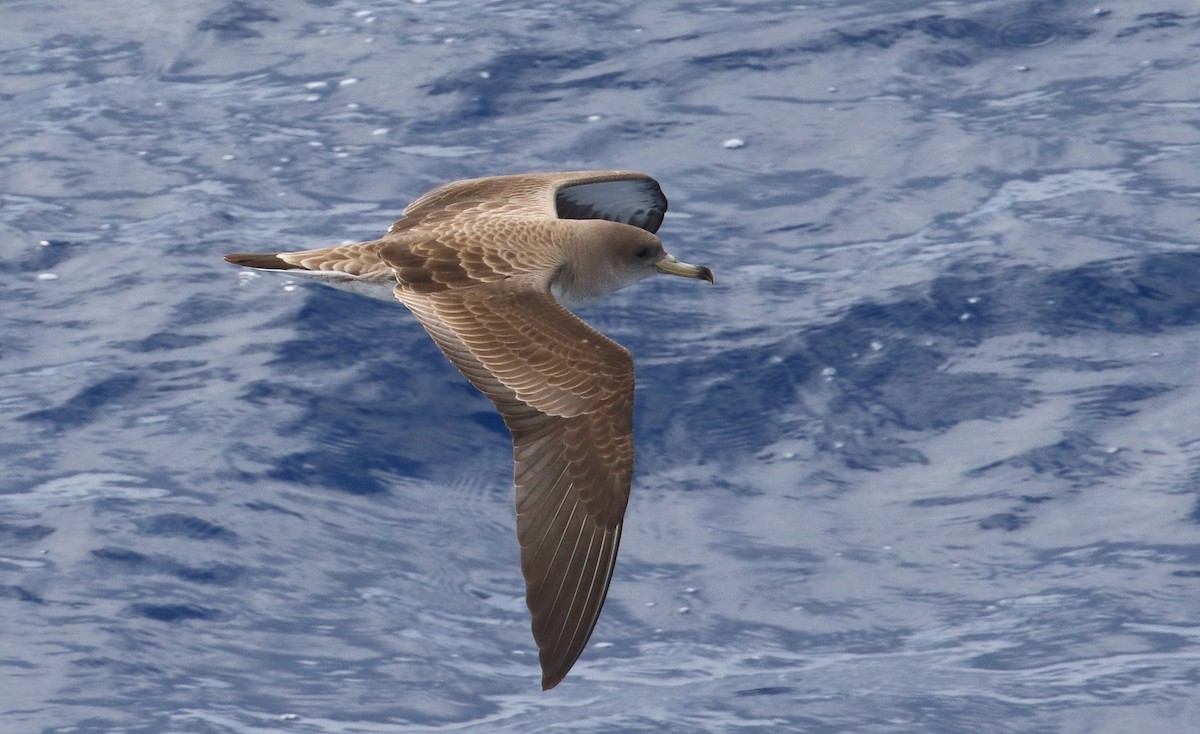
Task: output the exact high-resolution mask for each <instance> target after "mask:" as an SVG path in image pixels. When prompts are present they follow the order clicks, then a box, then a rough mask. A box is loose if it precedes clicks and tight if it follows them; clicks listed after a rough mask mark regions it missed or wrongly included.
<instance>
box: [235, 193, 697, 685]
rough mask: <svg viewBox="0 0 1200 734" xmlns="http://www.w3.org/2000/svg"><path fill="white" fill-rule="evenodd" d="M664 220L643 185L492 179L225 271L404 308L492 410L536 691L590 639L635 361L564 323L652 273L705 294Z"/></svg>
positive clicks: (605, 578)
mask: <svg viewBox="0 0 1200 734" xmlns="http://www.w3.org/2000/svg"><path fill="white" fill-rule="evenodd" d="M666 211H667V199H666V197H665V196H664V195H663V193H662V189H661V188H660V187H659V185H658V182H657V181H655V180H654V179H653V178H651V177H650V176H647V175H645V174H642V173H635V172H629V171H577V172H570V173H534V174H519V175H510V176H493V177H488V178H477V179H469V180H465V181H455V182H453V183H449V184H446V185H444V186H440V187H438V188H435V189H433V190H432V191H429V192H428V193H426V194H424V195H423V196H421V197H420V198H418V199H417V200H416V201H414V202H413V203H411V204H409V206H408V207H407V208H406V209H405V210H404V214H403V218H402V219H400V220H398V221H397V222H396V223H395V224H393V225H392V226H391V228H390V229H389V230H388V231H387V234H385V235H384V236H383V237H381V238H379V239H377V240H372V241H370V242H360V243H357V244H349V245H340V246H337V247H328V248H323V249H316V250H304V251H299V252H277V253H259V254H233V255H226V256H225V259H226V260H227V261H229V262H231V263H234V264H236V265H244V266H247V267H251V268H258V269H260V270H278V271H285V272H286V273H287V274H288V275H292V276H302V277H306V278H311V279H313V280H316V281H319V282H321V283H325V284H327V285H330V286H334V287H336V288H341V289H344V290H350V291H354V292H358V293H363V294H365V295H370V296H374V297H377V298H383V299H386V300H392V299H393V298H394V299H396V300H399V301H400V302H401V303H403V304H404V305H405V306H407V307H408V309H409V310H410V311H412V312H413V314H414V315H415V316H416V317H417V319H418V320H419V321H420V322H421V325H422V326H424V327H425V330H426V331H427V332H429V335H430V336H431V337H433V340H434V342H436V343H437V345H438V347H439V348H440V349H441V350H442V352H443V353H444V354H445V355H446V357H447V358H448V359H449V360H450V362H451V363H453V364H454V366H455V367H457V368H458V370H459V371H460V372H462V374H463V375H464V376H465V377H466V378H467V379H468V380H470V381H471V383H472V384H473V385H474V386H475V387H476V388H478V389H479V390H480V391H481V392H482V393H483V394H484V395H486V396H487V397H488V398H489V399H490V400H491V401H492V403H494V404H495V406H496V409H497V410H498V411H499V412H500V415H501V416H502V417H503V419H504V423H505V424H506V425H507V426H508V430H509V432H510V433H511V434H512V442H513V458H514V464H515V466H514V471H513V482H514V484H515V485H516V509H517V539H518V541H519V542H520V545H521V571H522V573H523V574H524V576H525V592H526V602H527V603H528V605H529V611H530V613H531V614H532V616H533V636H534V640H535V641H536V642H537V645H538V650H539V657H540V661H541V667H542V689H543V690H547V689H550V688H553V687H554V686H556V685H557V684H558V683H559V682H560V681H561V680H562V679H563V677H564V676H566V674H567V671H569V670H570V669H571V666H572V665H574V663H575V661H576V659H577V658H578V657H579V655H580V653H582V652H583V649H584V646H586V645H587V641H588V639H589V638H590V637H591V635H592V630H593V629H594V628H595V626H596V620H597V619H598V618H599V616H600V609H601V607H602V606H603V605H604V598H605V595H606V594H607V593H608V585H609V582H610V581H611V580H612V574H613V567H614V565H615V564H616V560H617V545H618V543H619V542H620V539H621V526H622V523H623V520H624V516H625V506H626V504H627V503H628V500H629V486H630V480H631V478H632V475H633V360H632V358H631V357H630V355H629V351H628V350H626V349H625V348H624V347H622V346H621V345H620V344H618V343H616V342H615V341H613V340H611V339H609V338H608V337H606V336H604V335H603V334H601V333H600V332H599V331H596V330H595V329H593V328H592V327H591V326H589V325H588V324H586V323H585V322H584V321H583V320H581V319H580V318H578V317H577V316H575V315H574V314H573V313H571V312H570V311H569V310H568V308H571V307H574V306H578V305H580V304H583V303H587V302H589V301H591V300H594V299H596V298H598V297H600V296H602V295H604V294H605V293H609V292H611V291H615V290H619V289H621V288H624V287H626V286H628V285H632V284H633V283H636V282H637V281H639V280H642V279H644V278H648V277H650V276H652V275H655V274H659V273H665V274H667V275H678V276H682V277H685V278H695V279H700V280H706V281H708V282H709V283H712V282H713V274H712V271H711V270H709V269H708V268H706V267H700V266H696V265H689V264H687V263H683V262H680V261H678V260H676V259H675V258H674V257H673V256H671V255H669V254H667V253H666V251H665V250H664V249H663V246H662V242H661V241H660V240H659V239H658V237H657V236H655V234H654V233H655V232H657V231H658V228H659V225H661V224H662V221H663V215H664V214H665V213H666Z"/></svg>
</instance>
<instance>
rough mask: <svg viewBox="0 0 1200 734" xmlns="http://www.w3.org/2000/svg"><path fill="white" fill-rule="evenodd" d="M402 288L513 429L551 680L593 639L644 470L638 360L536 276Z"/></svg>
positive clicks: (535, 611)
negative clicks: (638, 428) (636, 417)
mask: <svg viewBox="0 0 1200 734" xmlns="http://www.w3.org/2000/svg"><path fill="white" fill-rule="evenodd" d="M514 280H515V281H517V282H516V283H513V282H512V281H514ZM396 296H397V297H398V298H399V300H400V301H401V302H403V303H404V304H405V305H406V306H408V308H409V309H410V310H411V311H412V312H413V313H414V314H415V315H416V316H417V318H418V319H419V320H420V321H421V323H422V325H424V326H425V329H426V331H428V332H429V334H430V336H431V337H433V339H434V341H435V342H436V343H437V344H438V346H439V347H440V348H441V350H442V352H443V353H445V354H446V356H447V358H449V359H450V361H451V362H452V363H453V364H454V365H455V366H456V367H457V368H458V369H459V371H460V372H462V373H463V375H464V376H466V377H467V379H469V380H470V381H471V382H472V384H474V385H475V386H476V387H477V388H479V390H480V391H481V392H483V393H484V394H485V395H487V397H488V398H490V399H491V400H492V402H493V403H494V404H495V405H496V408H497V409H498V410H499V411H500V414H501V416H502V417H503V418H504V421H505V423H506V425H507V426H508V428H509V431H510V432H511V433H512V438H513V458H514V469H513V481H514V484H515V486H516V508H517V538H518V540H519V542H520V545H521V571H522V573H523V574H524V576H525V585H526V601H527V603H528V605H529V610H530V613H531V614H532V617H533V620H532V628H533V634H534V639H535V640H536V641H537V643H538V648H539V652H540V655H539V657H540V661H541V665H542V686H543V688H551V687H553V686H555V685H557V684H558V682H559V681H561V680H562V678H563V677H564V676H565V675H566V674H567V672H568V671H569V670H570V669H571V666H572V665H573V664H574V663H575V660H576V659H577V658H578V657H579V655H580V654H581V653H582V652H583V650H584V647H585V646H586V645H587V642H588V639H589V638H590V637H591V634H592V631H593V630H594V629H595V626H596V621H597V620H598V619H599V616H600V610H601V609H602V608H603V606H604V599H605V596H606V594H607V590H608V586H609V583H610V582H611V579H612V573H613V568H614V567H615V565H616V559H617V550H618V543H619V540H620V535H621V524H622V521H623V517H624V513H625V506H626V504H627V503H628V499H629V486H630V479H631V477H632V473H633V439H632V416H633V362H632V360H631V359H630V358H629V353H628V352H627V351H626V350H625V349H624V348H623V347H621V346H620V345H619V344H616V343H615V342H612V341H611V340H609V339H608V338H607V337H605V336H603V335H602V334H600V333H599V332H597V331H595V330H594V329H592V328H591V327H590V326H588V325H587V324H585V323H584V322H583V321H581V320H580V319H578V318H577V317H576V316H574V315H573V314H571V313H570V312H569V311H567V310H566V309H565V308H562V307H561V306H559V305H558V303H557V302H556V301H554V299H553V297H552V296H550V295H549V293H546V292H544V291H539V287H538V286H536V285H535V284H533V283H531V282H530V281H521V280H520V279H510V281H508V282H503V283H494V284H489V285H481V286H479V287H476V288H468V289H463V290H455V291H446V292H442V293H437V294H417V293H413V292H411V291H409V290H407V289H405V287H404V286H403V285H399V286H397V288H396ZM563 360H565V361H566V362H568V363H569V364H572V365H574V367H573V369H571V370H566V371H564V370H563V369H560V367H561V364H562V361H563ZM581 373H582V374H583V375H584V377H582V378H581V377H580V374H581Z"/></svg>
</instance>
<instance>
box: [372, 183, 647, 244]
mask: <svg viewBox="0 0 1200 734" xmlns="http://www.w3.org/2000/svg"><path fill="white" fill-rule="evenodd" d="M666 210H667V199H666V197H665V196H663V193H662V189H661V188H660V187H659V185H658V182H657V181H655V180H654V179H653V178H651V177H650V176H647V175H646V174H644V173H638V172H636V171H568V172H563V173H523V174H517V175H513V176H491V177H488V178H473V179H467V180H465V181H455V182H453V183H448V184H445V185H443V186H439V187H438V188H436V189H433V190H432V191H429V192H427V193H426V194H424V195H422V196H420V197H418V198H417V199H416V200H415V201H413V203H411V204H409V205H408V206H407V207H406V208H405V209H404V218H403V219H400V220H398V221H397V222H396V223H395V224H393V225H392V227H391V229H390V230H388V234H394V233H399V232H404V231H408V230H413V229H421V230H423V229H425V228H427V227H433V226H436V225H437V224H438V223H441V222H446V221H451V220H463V219H467V220H477V219H478V218H479V217H489V216H499V217H519V218H525V219H531V218H532V219H542V220H553V219H608V220H611V221H614V222H623V223H625V224H632V225H634V226H637V227H641V228H642V229H646V230H649V231H650V232H655V231H657V230H658V227H659V225H660V224H662V219H663V214H664V213H665V212H666Z"/></svg>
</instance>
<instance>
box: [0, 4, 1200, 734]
mask: <svg viewBox="0 0 1200 734" xmlns="http://www.w3.org/2000/svg"><path fill="white" fill-rule="evenodd" d="M1198 29H1200V15H1198V14H1197V12H1196V9H1195V8H1194V7H1192V6H1191V5H1190V4H1187V3H1183V4H1180V3H1164V2H1154V1H1152V0H1130V1H1129V2H1121V3H1113V4H1111V5H1109V6H1097V5H1095V4H1094V3H1084V2H1072V1H1068V0H1062V1H1058V2H1055V1H1050V0H1047V1H1043V2H1011V1H1009V0H1004V1H1003V2H1001V1H1000V0H978V1H974V0H969V1H964V2H915V1H908V2H896V1H894V0H888V1H887V2H881V1H880V0H856V1H850V0H847V1H845V2H831V1H829V0H824V1H818V2H810V3H804V4H798V3H791V2H779V1H778V0H775V1H766V2H689V1H672V2H664V3H648V2H617V1H614V2H599V1H594V2H580V3H574V4H566V3H548V2H531V1H528V0H515V1H512V2H498V1H497V2H472V1H467V0H462V1H459V2H455V1H453V0H428V1H427V2H397V1H395V0H375V1H373V2H370V1H368V2H341V1H338V0H333V1H324V0H322V1H316V0H309V1H307V2H302V1H298V0H289V1H288V2H281V3H268V2H263V1H262V0H232V1H228V2H225V1H220V0H202V1H199V2H192V3H162V2H154V1H151V0H114V2H109V3H86V2H79V1H75V2H69V1H68V2H62V3H49V4H47V3H34V2H6V3H4V4H2V5H0V283H2V284H3V285H2V287H0V309H2V313H3V318H0V431H2V433H0V457H2V459H3V463H2V466H3V468H4V472H3V479H2V480H0V731H3V732H44V733H49V732H62V733H65V732H73V733H74V732H79V733H84V732H86V733H91V732H139V733H141V732H146V733H154V734H160V733H163V732H190V733H201V734H208V733H216V732H221V733H225V732H229V733H249V732H266V731H287V732H341V733H346V734H349V733H358V732H433V731H454V732H531V731H579V732H660V731H669V732H675V733H679V734H690V733H692V732H696V733H699V732H706V733H708V732H739V733H741V732H758V731H762V732H776V731H798V732H799V731H803V732H814V733H829V734H833V733H835V732H837V733H842V732H855V733H856V734H876V733H884V732H887V733H892V732H896V733H899V732H934V733H938V734H941V733H959V732H962V733H964V734H965V733H968V732H972V733H973V732H1013V733H1017V732H1019V733H1021V734H1031V733H1041V732H1047V733H1049V732H1065V733H1080V734H1082V733H1084V732H1087V733H1088V734H1118V733H1124V732H1184V731H1195V730H1197V726H1198V725H1197V722H1200V379H1198V377H1197V375H1198V372H1197V367H1196V365H1197V362H1198V359H1200V248H1198V247H1197V244H1196V235H1197V232H1198V230H1200V222H1198V219H1200V217H1198V214H1197V212H1198V211H1200V209H1198V208H1197V201H1198V198H1200V91H1198V90H1200V88H1198V87H1197V84H1196V81H1195V80H1196V78H1197V74H1198V70H1197V66H1198V64H1200V61H1198V57H1197V55H1196V53H1195V47H1196V41H1195V39H1196V38H1197V35H1196V33H1197V30H1198ZM580 168H634V169H639V170H644V171H646V172H648V173H651V174H652V175H654V176H656V177H657V178H658V179H659V180H660V181H661V182H662V185H663V188H664V190H665V191H666V193H667V195H668V197H669V198H670V200H671V210H670V212H669V213H668V216H667V219H666V221H665V223H664V225H663V228H662V230H661V231H660V234H661V235H662V237H663V239H664V241H665V243H666V245H667V248H668V249H669V250H670V251H672V252H674V253H675V254H677V255H678V256H679V257H680V258H681V259H684V260H687V261H689V262H696V263H701V264H705V265H709V266H710V267H712V268H713V270H714V271H715V272H716V277H717V284H716V286H715V287H711V288H710V287H708V286H706V285H705V284H701V283H684V282H679V281H676V280H674V279H671V280H670V282H667V279H661V281H662V282H658V281H652V282H645V283H642V284H639V285H638V286H636V287H633V288H630V289H628V290H626V291H622V292H621V293H618V294H616V295H614V296H612V297H610V298H608V299H607V300H605V301H603V302H601V303H599V304H596V305H594V306H591V307H589V308H588V309H586V311H584V312H583V315H584V316H585V317H586V318H587V319H588V320H589V321H590V322H591V323H593V324H594V325H596V326H597V327H598V328H600V329H601V330H603V331H605V332H606V333H608V334H609V335H611V336H613V337H614V338H616V339H617V340H619V341H620V342H622V343H623V344H625V345H627V346H628V347H629V348H630V350H631V351H632V352H633V354H634V357H635V360H636V363H637V366H638V391H637V412H636V420H635V429H636V436H637V446H638V463H637V473H636V476H635V481H634V491H633V496H632V499H631V503H630V508H629V513H628V516H627V521H626V526H625V532H624V536H623V543H622V549H621V557H620V561H619V563H618V565H617V571H616V576H615V578H614V581H613V584H612V588H611V590H610V593H609V598H608V603H607V605H606V607H605V610H604V614H603V616H602V618H601V620H600V623H599V626H598V627H597V629H596V632H595V634H594V636H593V638H592V643H591V645H590V647H589V648H588V650H587V651H586V652H585V653H584V655H583V657H582V658H581V659H580V661H579V663H578V664H577V665H576V666H575V668H574V670H573V671H572V673H571V674H570V675H569V676H568V678H567V679H566V680H565V681H564V682H563V683H562V684H561V685H560V686H559V687H558V688H556V689H554V690H553V691H550V692H548V693H542V692H540V691H539V690H538V688H539V686H538V676H539V674H538V669H537V659H536V650H535V648H534V646H533V643H532V639H531V635H530V633H529V618H528V613H527V611H526V609H525V604H524V600H523V597H522V594H523V584H522V581H521V578H520V573H519V567H518V563H517V545H516V540H515V537H514V530H513V516H512V515H513V508H512V505H513V498H512V490H511V486H510V479H511V473H510V472H511V468H510V462H511V453H510V448H509V445H508V441H507V437H506V435H505V433H504V428H503V425H502V424H501V423H500V421H499V420H498V418H497V417H496V416H495V415H494V413H493V411H492V409H491V406H490V404H488V403H487V401H486V400H485V399H484V398H483V397H481V396H480V395H478V394H477V393H475V392H474V391H473V389H472V388H470V386H469V385H467V383H466V382H465V380H463V379H462V378H461V377H460V376H459V375H458V374H457V373H456V372H454V370H453V369H452V368H451V367H450V366H449V365H448V364H447V363H446V362H445V360H444V359H443V358H442V357H441V355H440V354H439V353H438V351H437V349H436V348H435V347H434V346H433V344H432V343H431V342H430V341H429V339H428V338H427V337H426V336H425V335H424V333H423V332H422V331H421V329H420V327H419V326H418V325H417V323H416V322H415V320H414V319H413V318H411V316H410V315H409V314H407V313H406V312H405V311H404V309H403V308H402V307H400V306H399V305H398V304H397V305H392V304H387V303H382V302H375V301H369V300H366V299H361V298H356V297H354V296H352V295H349V294H345V293H340V292H337V291H333V290H329V289H322V288H320V287H319V286H314V285H310V284H301V283H292V282H291V281H289V280H288V279H287V278H286V277H282V276H280V277H267V276H257V275H255V274H252V273H247V272H239V271H238V270H236V269H235V268H233V267H231V266H228V265H226V264H225V263H224V262H222V261H221V255H222V254H224V253H226V252H232V251H254V250H274V249H301V248H305V247H313V246H323V245H328V244H333V243H337V242H341V241H347V240H360V239H370V238H374V237H376V236H378V235H380V234H381V233H382V232H383V231H385V230H386V228H387V227H388V225H389V224H390V223H391V221H392V220H393V219H395V218H396V217H397V216H398V214H399V212H400V210H401V209H402V208H403V207H404V205H405V204H407V203H408V201H410V200H411V199H412V198H414V197H415V196H417V195H419V194H421V193H422V192H423V191H425V190H426V189H428V188H430V187H432V186H434V185H437V184H439V183H442V182H445V181H449V180H453V179H456V178H463V177H471V176H481V175H490V174H497V173H506V172H518V171H532V170H569V169H580Z"/></svg>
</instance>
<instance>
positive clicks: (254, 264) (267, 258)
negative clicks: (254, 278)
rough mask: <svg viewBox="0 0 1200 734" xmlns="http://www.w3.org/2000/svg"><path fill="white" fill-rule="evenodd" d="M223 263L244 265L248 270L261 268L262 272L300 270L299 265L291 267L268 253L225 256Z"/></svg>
mask: <svg viewBox="0 0 1200 734" xmlns="http://www.w3.org/2000/svg"><path fill="white" fill-rule="evenodd" d="M225 262H227V263H233V264H234V265H245V266H246V267H248V268H262V269H263V270H301V269H302V268H301V267H300V266H299V265H292V264H291V263H289V262H286V261H284V260H281V259H280V258H279V256H278V255H276V254H274V253H270V252H259V253H244V254H243V253H234V254H232V255H226V256H225Z"/></svg>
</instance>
